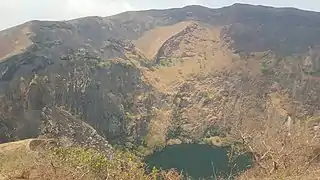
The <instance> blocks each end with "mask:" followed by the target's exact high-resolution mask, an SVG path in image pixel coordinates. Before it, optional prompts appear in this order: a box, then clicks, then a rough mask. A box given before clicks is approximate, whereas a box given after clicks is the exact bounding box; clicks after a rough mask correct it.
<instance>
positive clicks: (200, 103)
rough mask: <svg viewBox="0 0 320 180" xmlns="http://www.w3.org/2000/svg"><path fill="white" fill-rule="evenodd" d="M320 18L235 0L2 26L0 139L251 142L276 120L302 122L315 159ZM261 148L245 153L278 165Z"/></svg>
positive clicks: (102, 145)
mask: <svg viewBox="0 0 320 180" xmlns="http://www.w3.org/2000/svg"><path fill="white" fill-rule="evenodd" d="M319 21H320V13H317V12H308V11H302V10H298V9H292V8H272V7H264V6H252V5H244V4H235V5H232V6H230V7H224V8H220V9H210V8H206V7H201V6H187V7H184V8H179V9H168V10H148V11H140V12H125V13H121V14H118V15H114V16H111V17H86V18H80V19H75V20H70V21H63V22H51V21H50V22H49V21H31V22H28V23H25V24H23V25H20V26H17V27H14V28H11V29H7V30H5V31H2V32H0V59H1V62H0V72H1V74H0V108H1V109H0V142H1V143H4V142H11V141H16V140H21V139H27V138H37V137H42V138H54V139H59V140H61V141H62V142H64V143H65V144H68V145H70V144H73V145H82V146H83V145H85V146H90V147H93V146H94V147H96V148H98V149H100V150H101V149H108V148H110V147H109V145H108V143H107V141H109V142H110V143H111V144H121V145H123V146H125V147H127V148H130V149H135V150H137V151H143V150H141V149H144V148H145V149H147V150H146V151H144V152H143V153H144V154H148V153H150V151H152V150H156V149H161V148H163V147H165V146H167V145H170V144H180V143H203V142H208V139H209V140H210V139H212V138H213V139H214V138H216V137H221V138H223V142H222V143H219V144H228V145H230V144H233V143H235V142H241V143H242V144H249V143H247V138H249V136H251V135H248V133H249V134H251V133H257V134H259V133H260V134H261V133H263V132H265V131H267V130H265V128H266V127H267V126H269V125H270V124H271V125H272V127H274V129H276V130H277V132H285V133H286V134H289V135H291V134H292V133H294V132H293V130H291V129H292V128H291V127H292V126H293V124H295V126H296V125H299V126H300V125H301V127H302V126H304V125H305V126H306V127H307V130H308V133H307V134H308V136H306V138H309V137H310V136H311V135H312V138H310V139H307V140H306V142H308V143H310V144H312V145H310V149H308V151H307V150H306V152H310V154H312V153H313V151H314V152H315V157H311V159H312V158H314V159H316V160H318V159H317V158H318V156H319V155H318V154H317V153H319V152H318V151H319V149H317V148H313V147H314V146H315V147H317V146H318V144H319V143H320V138H319V126H320V121H319V118H318V117H319V116H320V98H319V97H320V85H319V81H320V73H319V72H320V58H319V57H320V56H319V54H320V49H319V47H320V33H319V29H320V25H319V24H320V23H319ZM271 125H270V126H271ZM283 128H285V129H286V128H287V129H286V130H285V131H284V130H283ZM239 130H240V131H239ZM264 130H265V131H264ZM287 131H288V132H287ZM257 134H254V135H257ZM289 135H288V136H289ZM299 135H300V134H299ZM309 135H310V136H309ZM247 136H248V137H247ZM252 136H253V135H252ZM257 136H258V135H257ZM288 136H287V135H283V136H282V134H281V135H279V137H280V138H283V139H281V140H279V142H280V141H281V142H282V141H283V144H286V142H287V141H289V140H288V139H290V138H289V137H288ZM274 137H275V136H274V134H273V136H272V138H274ZM291 137H296V136H291ZM299 138H300V136H299ZM299 138H298V139H299ZM249 139H250V138H249ZM276 140H278V139H276ZM250 142H251V141H250ZM290 142H291V140H290ZM290 142H288V143H289V144H290ZM292 142H293V140H292ZM280 144H281V143H280ZM298 145H301V146H299V147H304V146H305V144H303V143H301V144H299V143H298ZM271 146H272V145H270V147H271ZM251 147H252V146H250V148H251ZM266 147H267V145H266ZM294 147H295V146H294ZM308 147H309V144H308ZM264 148H265V147H264V146H263V147H262V148H260V149H258V150H257V149H254V148H251V149H250V151H251V153H253V154H255V155H256V154H257V155H256V156H257V157H258V156H259V157H261V156H262V157H266V156H268V158H269V159H273V161H270V162H269V161H268V163H269V164H268V165H270V164H272V163H275V162H277V161H276V160H274V156H272V155H268V153H269V151H271V150H270V149H269V148H267V149H269V150H266V152H263V151H259V150H261V149H264ZM285 148H286V147H285V146H283V149H285ZM280 149H281V148H280ZM309 150H310V151H309ZM281 152H282V151H281ZM299 152H300V151H299ZM311 152H312V153H311ZM139 153H142V152H139ZM143 153H142V154H143ZM269 154H270V153H269ZM271 156H272V157H271ZM281 157H282V156H281ZM303 157H305V156H303ZM308 158H310V157H307V158H306V159H308ZM258 159H259V158H258ZM262 159H263V158H261V159H260V161H262ZM314 159H312V160H314ZM256 161H257V162H258V164H259V162H260V161H258V160H257V159H256ZM301 162H305V161H301ZM301 162H299V163H301ZM299 163H297V164H299ZM312 163H315V166H312V167H316V166H317V165H318V164H317V163H319V161H316V162H314V161H312ZM279 164H281V163H279ZM312 165H313V164H312ZM279 166H281V167H280V169H281V168H284V169H285V166H286V165H283V164H281V165H279ZM267 168H272V166H271V165H270V166H268V167H266V168H264V169H265V170H264V171H267V170H266V169H267ZM262 169H263V168H262ZM268 170H269V169H268ZM294 172H297V171H294ZM299 172H300V171H299Z"/></svg>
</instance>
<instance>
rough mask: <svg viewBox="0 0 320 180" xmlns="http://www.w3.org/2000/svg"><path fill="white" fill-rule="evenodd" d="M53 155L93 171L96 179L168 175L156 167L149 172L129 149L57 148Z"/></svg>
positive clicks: (135, 179)
mask: <svg viewBox="0 0 320 180" xmlns="http://www.w3.org/2000/svg"><path fill="white" fill-rule="evenodd" d="M53 155H54V157H58V159H59V160H60V162H61V163H63V164H67V165H69V166H70V167H76V168H77V169H81V171H82V172H90V173H92V174H93V177H95V179H114V180H116V179H126V180H127V179H128V180H130V179H132V180H153V179H154V180H156V179H158V178H163V177H165V176H166V175H167V172H163V171H160V170H158V169H156V168H153V169H152V171H151V172H150V173H149V174H147V173H146V172H145V169H146V167H145V164H144V163H143V162H142V161H141V159H140V158H139V157H138V156H135V155H134V154H133V153H131V152H129V151H127V150H121V151H120V150H114V151H113V152H110V153H109V154H107V155H105V154H103V153H101V152H98V151H95V150H93V149H83V148H57V149H54V150H53ZM168 173H169V174H172V172H168ZM176 177H178V175H177V176H176Z"/></svg>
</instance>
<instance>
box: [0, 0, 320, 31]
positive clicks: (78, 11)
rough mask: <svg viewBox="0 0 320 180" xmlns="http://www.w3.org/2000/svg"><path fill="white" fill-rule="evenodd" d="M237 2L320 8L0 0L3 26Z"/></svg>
mask: <svg viewBox="0 0 320 180" xmlns="http://www.w3.org/2000/svg"><path fill="white" fill-rule="evenodd" d="M236 2H239V3H247V4H261V5H270V6H277V7H284V6H285V7H296V8H300V9H307V10H314V11H320V0H241V1H237V0H0V4H1V6H0V30H1V29H5V28H8V27H10V26H14V25H17V24H21V23H23V22H26V21H30V20H34V19H38V20H65V19H72V18H78V17H83V16H92V15H94V16H108V15H112V14H116V13H119V12H123V11H128V10H141V9H155V8H156V9H163V8H170V7H182V6H186V5H191V4H200V5H205V6H209V7H214V8H216V7H222V6H227V5H231V4H233V3H236Z"/></svg>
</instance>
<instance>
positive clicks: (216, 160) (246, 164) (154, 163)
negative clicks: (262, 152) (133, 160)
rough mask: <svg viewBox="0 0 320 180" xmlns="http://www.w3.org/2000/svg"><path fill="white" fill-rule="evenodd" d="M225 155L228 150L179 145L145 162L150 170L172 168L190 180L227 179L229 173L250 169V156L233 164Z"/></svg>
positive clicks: (148, 158)
mask: <svg viewBox="0 0 320 180" xmlns="http://www.w3.org/2000/svg"><path fill="white" fill-rule="evenodd" d="M227 153H228V148H220V147H212V146H209V145H202V144H181V145H173V146H168V147H166V148H165V149H163V150H162V151H159V152H155V153H153V154H152V155H150V156H148V157H146V159H145V161H146V163H147V165H148V167H150V168H152V167H156V168H159V169H163V170H167V169H171V168H174V169H176V170H178V171H180V172H183V174H185V175H186V174H187V175H188V176H190V177H191V178H192V179H212V177H214V176H215V175H214V174H216V176H217V177H218V176H220V177H228V176H229V174H230V173H231V172H232V174H239V173H241V172H243V171H244V170H247V169H249V168H250V167H251V165H252V161H251V156H250V155H248V154H247V155H242V156H239V157H238V158H237V159H236V160H235V161H234V162H229V158H228V155H227ZM232 167H234V168H233V169H232ZM231 169H232V170H231ZM214 172H215V173H214Z"/></svg>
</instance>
